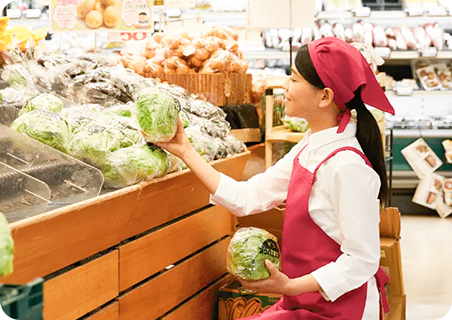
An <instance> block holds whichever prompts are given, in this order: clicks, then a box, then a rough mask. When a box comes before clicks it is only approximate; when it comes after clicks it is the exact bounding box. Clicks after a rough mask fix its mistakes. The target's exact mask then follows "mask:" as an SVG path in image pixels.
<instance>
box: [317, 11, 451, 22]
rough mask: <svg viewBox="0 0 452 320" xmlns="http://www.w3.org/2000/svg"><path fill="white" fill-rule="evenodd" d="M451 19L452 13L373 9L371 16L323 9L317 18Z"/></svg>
mask: <svg viewBox="0 0 452 320" xmlns="http://www.w3.org/2000/svg"><path fill="white" fill-rule="evenodd" d="M431 18H435V19H451V18H452V16H450V15H435V14H432V15H430V14H423V15H420V16H409V15H408V13H407V12H405V11H371V13H370V16H368V17H365V16H355V13H354V12H350V11H342V12H340V11H338V12H332V11H321V12H319V13H318V14H317V16H316V19H317V20H334V19H341V20H346V19H357V20H372V19H378V20H380V19H386V20H387V19H431Z"/></svg>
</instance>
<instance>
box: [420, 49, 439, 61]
mask: <svg viewBox="0 0 452 320" xmlns="http://www.w3.org/2000/svg"><path fill="white" fill-rule="evenodd" d="M437 54H438V50H436V48H434V47H431V48H427V49H425V50H423V51H422V56H423V57H426V58H434V57H436V55H437Z"/></svg>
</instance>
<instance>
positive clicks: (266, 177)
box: [211, 123, 380, 320]
mask: <svg viewBox="0 0 452 320" xmlns="http://www.w3.org/2000/svg"><path fill="white" fill-rule="evenodd" d="M355 135H356V124H354V123H350V124H348V125H347V128H346V129H345V131H344V132H343V133H339V134H338V133H337V127H335V128H330V129H326V130H323V131H320V132H316V133H312V134H311V132H310V130H309V131H308V132H307V133H306V134H305V137H304V139H303V140H302V141H300V142H299V143H298V144H297V145H296V146H295V147H293V148H292V150H291V151H290V152H289V153H288V154H287V155H286V156H285V157H284V158H283V159H281V160H280V161H278V162H277V163H276V164H275V165H274V166H273V167H271V168H269V169H268V170H266V171H265V172H264V173H261V174H258V175H256V176H254V177H252V178H251V179H249V180H248V181H246V182H245V181H241V182H237V181H235V180H234V179H232V178H230V177H228V176H225V175H222V176H221V180H220V184H219V186H218V189H217V191H216V193H215V195H212V196H211V202H212V203H214V204H218V205H221V206H224V207H226V208H227V209H229V210H230V211H231V212H233V213H234V214H235V215H236V216H238V217H241V216H246V215H251V214H255V213H258V212H262V211H266V210H269V209H272V208H274V207H276V206H278V205H279V204H281V203H282V202H284V200H286V198H287V190H288V186H289V180H290V176H291V173H292V167H293V161H294V159H295V157H296V156H297V154H298V153H299V152H300V150H301V149H302V148H303V147H304V146H305V145H306V144H307V147H306V149H305V150H303V152H302V153H301V154H300V156H299V158H298V161H299V162H300V164H301V165H302V166H303V167H305V168H306V169H308V170H309V171H311V172H314V170H315V168H316V167H317V165H318V164H319V163H320V162H322V160H324V159H325V158H326V157H327V156H328V155H329V154H330V153H331V152H333V151H334V150H336V149H338V148H341V147H347V146H350V147H354V148H356V149H358V150H361V151H362V149H361V147H360V145H359V143H358V140H357V139H356V137H355ZM379 190H380V179H379V176H378V174H377V173H376V172H375V171H374V170H373V169H372V168H371V167H370V166H368V165H367V164H366V163H365V161H364V160H363V158H362V157H360V156H359V155H358V154H357V153H356V152H353V151H348V150H347V151H342V152H339V153H337V154H336V155H335V156H334V157H332V158H331V159H330V160H328V161H327V162H326V163H325V164H324V165H322V166H321V167H320V168H319V170H318V171H317V173H316V179H315V182H314V185H313V187H312V191H311V197H310V199H309V212H310V215H311V218H312V219H313V221H314V222H315V223H317V225H318V226H319V227H320V228H322V230H323V231H325V233H326V234H327V235H328V236H330V237H331V238H332V239H333V240H334V241H336V242H337V243H338V244H339V245H340V249H341V251H342V255H341V256H340V257H339V258H338V259H337V260H336V261H332V262H331V263H329V264H327V265H325V266H323V267H321V268H319V269H317V270H315V271H314V272H312V275H313V276H314V278H315V279H316V280H317V282H318V283H319V285H320V286H321V287H322V290H323V293H322V295H323V297H324V298H325V299H327V300H331V301H335V300H336V299H338V298H339V297H340V296H341V295H343V294H344V293H347V292H349V291H351V290H353V289H355V288H358V287H360V286H361V285H363V284H364V283H366V282H367V283H368V290H367V301H366V305H365V310H364V315H363V318H362V319H363V320H377V319H378V317H379V295H378V291H377V287H376V282H375V278H374V277H373V276H374V274H375V273H376V272H377V270H378V266H379V262H380V236H379V221H380V211H379V207H380V205H379V200H378V193H379Z"/></svg>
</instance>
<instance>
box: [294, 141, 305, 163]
mask: <svg viewBox="0 0 452 320" xmlns="http://www.w3.org/2000/svg"><path fill="white" fill-rule="evenodd" d="M308 144H309V143H306V144H305V145H304V147H303V148H301V150H300V152H298V153H297V156H296V157H295V159H294V160H293V161H294V163H295V161H298V157H299V156H300V154H301V153H302V152H303V151H304V149H306V147H307V146H308Z"/></svg>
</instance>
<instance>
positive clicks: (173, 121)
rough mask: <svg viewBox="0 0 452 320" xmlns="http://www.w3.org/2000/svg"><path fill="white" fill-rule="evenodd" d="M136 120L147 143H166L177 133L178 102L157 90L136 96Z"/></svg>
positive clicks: (143, 92) (149, 89)
mask: <svg viewBox="0 0 452 320" xmlns="http://www.w3.org/2000/svg"><path fill="white" fill-rule="evenodd" d="M137 107H138V110H137V118H138V122H139V124H140V127H141V130H142V131H143V133H144V134H145V135H146V136H145V139H146V141H148V142H153V143H154V142H168V141H170V140H171V139H172V138H173V137H174V135H175V134H176V132H177V123H178V115H179V108H180V105H179V101H178V100H176V99H174V98H172V97H171V96H169V95H168V94H166V93H165V92H162V91H160V90H158V89H157V88H146V89H143V90H141V91H140V92H139V93H138V96H137Z"/></svg>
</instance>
